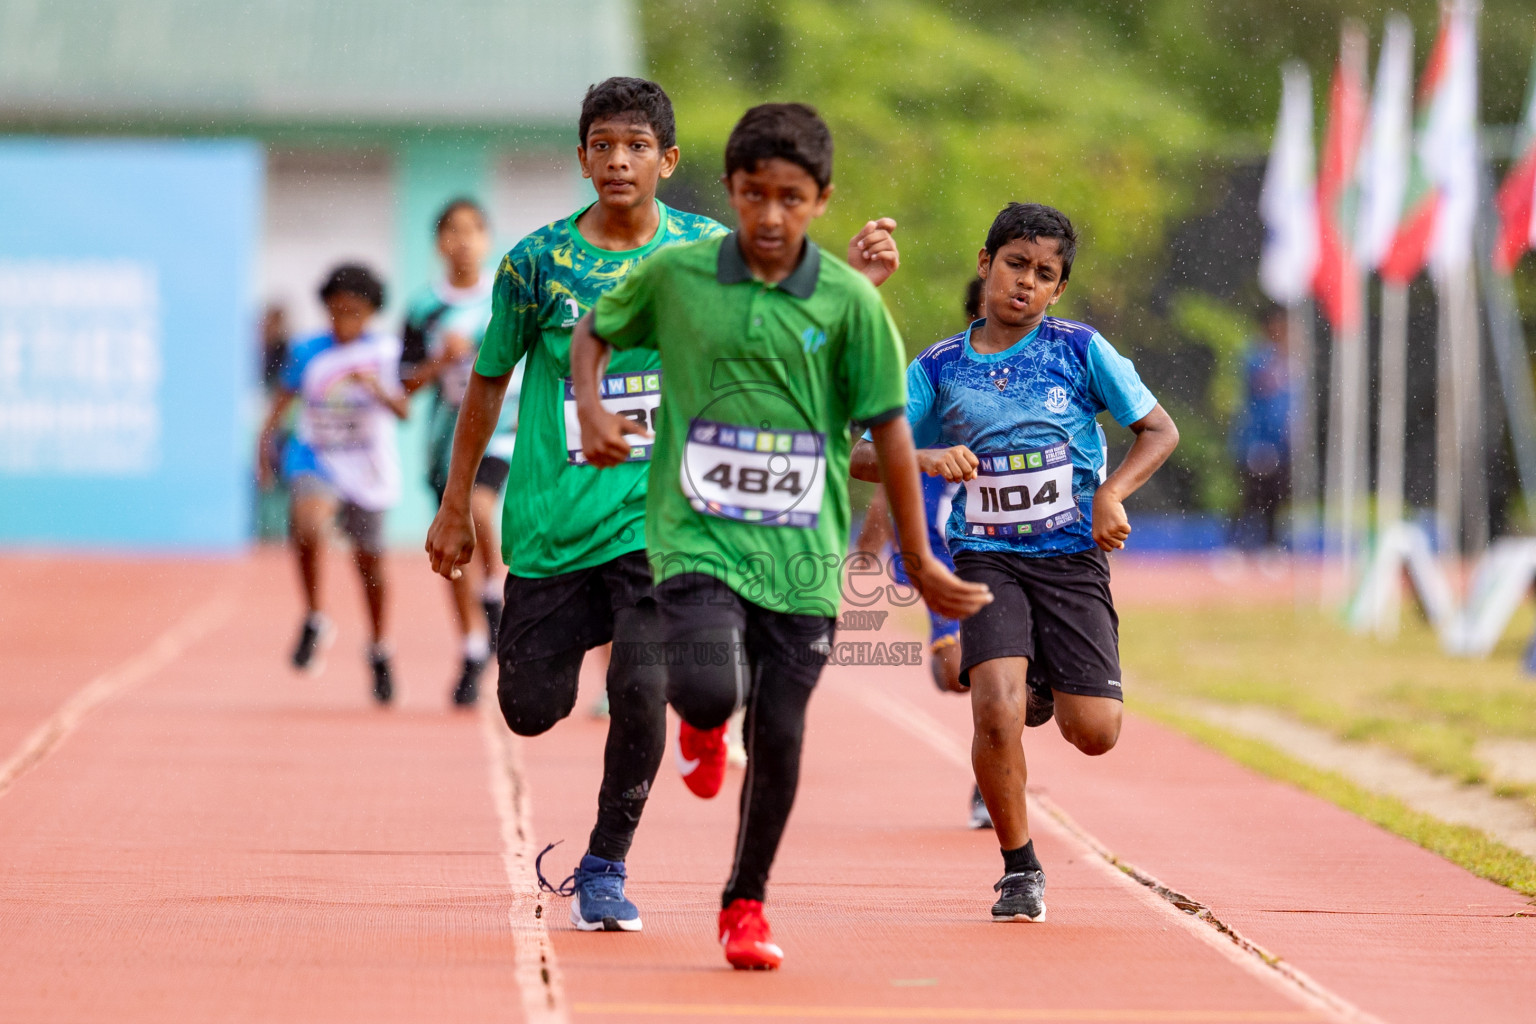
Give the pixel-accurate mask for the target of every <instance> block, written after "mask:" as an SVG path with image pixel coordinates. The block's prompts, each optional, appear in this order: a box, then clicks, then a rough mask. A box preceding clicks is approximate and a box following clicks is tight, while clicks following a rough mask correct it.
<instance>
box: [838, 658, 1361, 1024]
mask: <svg viewBox="0 0 1536 1024" xmlns="http://www.w3.org/2000/svg"><path fill="white" fill-rule="evenodd" d="M844 689H845V690H847V691H848V692H851V693H852V694H853V695H854V696H855V697H856V698H857V699H858V700H859V701H860V702H861V703H863V704H864V706H865V707H867V708H869V709H870V710H871V711H874V712H876V713H878V714H879V715H881V716H883V717H884V718H885V719H886V720H887V721H889V722H891V723H892V724H893V725H896V726H898V727H899V728H901V729H903V730H905V731H906V732H908V733H910V734H911V735H913V736H915V737H917V738H918V739H920V740H922V741H923V742H924V743H927V744H928V746H930V747H931V748H933V750H934V751H935V752H936V753H938V754H939V755H940V756H942V757H943V758H944V759H945V760H947V761H950V762H952V763H954V764H956V765H958V766H960V767H962V768H964V769H965V771H966V772H967V774H969V773H970V772H971V753H970V750H969V749H967V747H966V744H965V742H964V741H963V740H961V739H960V738H959V737H958V736H956V735H955V734H954V733H953V732H952V731H950V730H949V729H948V728H947V727H945V725H944V724H943V723H942V722H940V721H939V720H938V719H936V718H934V717H933V716H932V715H930V714H928V713H927V712H926V711H923V710H922V709H921V708H919V707H917V706H916V705H915V704H912V703H911V702H910V701H907V700H904V699H903V698H900V697H896V696H893V695H892V694H890V693H887V692H885V691H884V690H881V689H878V688H876V687H874V686H870V685H857V684H855V685H853V686H848V687H845V688H844ZM1026 799H1027V801H1028V803H1029V820H1030V823H1031V825H1032V826H1033V825H1036V824H1039V825H1043V826H1044V827H1045V828H1047V829H1049V830H1050V831H1052V832H1055V833H1056V835H1057V837H1058V838H1059V839H1062V840H1064V841H1065V842H1066V843H1067V844H1068V845H1075V846H1079V847H1081V848H1083V849H1084V850H1085V851H1086V852H1088V853H1092V854H1094V855H1095V856H1092V857H1088V858H1086V860H1087V862H1088V863H1090V864H1093V865H1095V866H1096V867H1097V868H1099V869H1100V870H1102V871H1103V872H1105V873H1106V874H1107V875H1108V876H1109V877H1112V878H1113V879H1115V880H1116V881H1117V882H1118V883H1120V885H1121V886H1122V887H1124V888H1126V890H1127V891H1128V892H1131V893H1132V894H1133V895H1134V896H1135V898H1136V899H1137V900H1139V901H1140V902H1142V903H1143V904H1145V905H1147V906H1149V907H1153V908H1155V909H1156V910H1157V911H1159V912H1160V913H1162V914H1163V915H1164V916H1167V917H1171V918H1173V919H1174V920H1175V921H1177V922H1178V924H1179V927H1181V928H1183V929H1184V931H1186V932H1187V933H1189V934H1190V935H1193V936H1194V937H1195V938H1196V939H1197V940H1199V941H1200V942H1202V943H1204V944H1205V945H1206V946H1208V947H1210V948H1211V949H1213V950H1215V951H1216V952H1217V953H1218V954H1220V955H1221V956H1222V957H1223V958H1225V959H1226V960H1228V961H1230V962H1231V963H1233V964H1235V965H1237V966H1238V967H1240V968H1242V969H1243V970H1244V971H1246V972H1247V973H1249V974H1251V975H1253V976H1254V977H1256V978H1258V979H1259V980H1261V981H1263V982H1265V983H1266V984H1268V985H1270V986H1272V987H1274V988H1277V989H1279V990H1280V991H1281V992H1283V993H1284V994H1286V995H1288V996H1290V997H1291V998H1292V999H1296V1000H1298V1001H1300V1002H1301V1003H1303V1004H1304V1005H1306V1006H1307V1007H1308V1008H1309V1009H1312V1010H1314V1011H1317V1012H1319V1013H1322V1014H1325V1015H1326V1016H1327V1017H1328V1019H1330V1020H1333V1021H1337V1022H1340V1024H1382V1022H1381V1021H1380V1020H1379V1019H1378V1018H1376V1017H1374V1016H1372V1015H1371V1014H1368V1013H1366V1012H1365V1011H1364V1010H1362V1009H1360V1008H1359V1007H1357V1006H1355V1005H1354V1004H1353V1003H1351V1002H1350V1001H1349V1000H1347V999H1345V998H1344V997H1342V996H1340V995H1338V994H1337V993H1335V992H1333V991H1331V990H1330V989H1328V988H1326V987H1325V986H1323V985H1321V984H1319V983H1318V982H1317V981H1314V980H1313V979H1312V978H1311V977H1309V976H1308V975H1307V974H1306V973H1305V972H1303V971H1301V970H1299V969H1297V968H1296V967H1293V966H1292V965H1290V964H1288V963H1286V962H1285V961H1284V960H1282V959H1280V957H1278V956H1275V955H1274V954H1273V953H1271V952H1269V951H1268V950H1266V949H1264V947H1262V946H1260V945H1259V944H1258V943H1256V942H1253V941H1252V940H1250V939H1248V938H1246V937H1245V936H1243V935H1242V933H1240V932H1239V931H1238V930H1237V929H1235V928H1233V927H1231V926H1230V925H1228V924H1226V923H1225V922H1223V921H1221V920H1220V919H1218V918H1217V917H1216V916H1215V915H1214V914H1212V913H1211V912H1210V910H1209V909H1208V908H1206V907H1205V905H1204V904H1202V903H1199V902H1198V901H1196V900H1193V899H1190V898H1189V897H1188V896H1185V895H1184V894H1182V893H1179V892H1176V891H1174V890H1173V889H1170V888H1168V887H1167V886H1165V885H1163V884H1162V883H1161V882H1159V881H1157V879H1155V878H1153V877H1152V876H1151V875H1150V874H1148V873H1147V872H1145V871H1142V870H1140V869H1139V868H1137V867H1136V866H1135V865H1132V864H1129V863H1127V862H1126V861H1124V860H1122V859H1121V858H1119V857H1117V856H1115V855H1114V853H1112V852H1111V851H1110V850H1109V848H1108V847H1106V846H1105V845H1104V844H1103V843H1101V842H1100V841H1099V840H1098V839H1097V838H1096V837H1095V836H1094V835H1093V834H1092V833H1091V832H1089V831H1088V830H1087V829H1085V828H1083V827H1082V826H1081V825H1079V824H1078V823H1077V822H1076V821H1074V820H1073V819H1072V818H1071V817H1070V816H1069V815H1068V814H1067V813H1066V812H1065V811H1064V810H1062V809H1061V808H1060V807H1059V806H1057V805H1056V804H1055V803H1054V802H1053V801H1051V800H1050V798H1048V797H1045V796H1043V795H1041V794H1038V793H1029V794H1027V795H1026Z"/></svg>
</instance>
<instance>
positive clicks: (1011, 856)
mask: <svg viewBox="0 0 1536 1024" xmlns="http://www.w3.org/2000/svg"><path fill="white" fill-rule="evenodd" d="M1041 870H1043V869H1042V868H1041V867H1040V859H1039V858H1038V857H1036V856H1035V841H1034V840H1033V839H1031V840H1030V841H1029V842H1027V843H1025V844H1024V845H1023V846H1021V847H1019V848H1018V849H1017V850H1004V851H1003V873H1004V874H1009V875H1016V874H1018V873H1019V872H1021V871H1041Z"/></svg>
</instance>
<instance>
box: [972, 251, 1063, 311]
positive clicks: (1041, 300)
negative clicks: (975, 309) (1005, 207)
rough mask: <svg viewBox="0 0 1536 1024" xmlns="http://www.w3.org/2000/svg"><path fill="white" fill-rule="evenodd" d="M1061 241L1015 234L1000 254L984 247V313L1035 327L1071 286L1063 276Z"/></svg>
mask: <svg viewBox="0 0 1536 1024" xmlns="http://www.w3.org/2000/svg"><path fill="white" fill-rule="evenodd" d="M1061 269H1062V268H1061V242H1060V241H1059V240H1057V239H1055V238H1037V239H1035V240H1033V241H1031V240H1029V239H1025V238H1015V239H1014V240H1013V241H1011V242H1009V243H1008V244H1007V245H1005V246H1003V247H1002V248H1001V249H999V250H997V255H996V256H992V257H989V256H988V255H987V250H986V249H982V250H981V253H980V255H979V256H978V257H977V270H978V271H980V273H981V276H982V277H983V278H985V279H986V283H985V284H984V285H983V286H982V297H983V308H982V315H983V316H985V317H986V318H987V319H988V320H989V321H991V322H992V323H994V324H997V325H998V326H1000V327H1006V328H1011V329H1018V328H1023V329H1025V330H1032V329H1033V328H1034V326H1035V325H1036V324H1038V323H1039V322H1040V321H1041V319H1042V318H1044V316H1045V311H1046V310H1048V309H1050V308H1051V307H1052V306H1054V305H1055V304H1056V300H1057V299H1059V298H1061V295H1062V293H1063V292H1064V291H1066V290H1067V282H1065V281H1063V280H1062V279H1061Z"/></svg>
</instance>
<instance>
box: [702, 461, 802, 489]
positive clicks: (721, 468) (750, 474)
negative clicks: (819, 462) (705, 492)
mask: <svg viewBox="0 0 1536 1024" xmlns="http://www.w3.org/2000/svg"><path fill="white" fill-rule="evenodd" d="M733 470H734V471H735V476H734V477H733V476H732V471H733ZM703 479H705V480H708V481H709V482H710V483H712V484H714V485H715V486H716V487H718V488H720V489H721V490H723V491H728V490H731V489H732V488H733V487H734V488H735V489H736V490H738V491H740V492H741V493H743V494H767V493H768V492H769V491H770V490H773V491H780V492H782V493H784V494H792V495H798V494H799V493H800V492H802V491H803V490H805V488H804V486H802V485H801V483H800V471H799V470H798V469H791V470H790V471H789V472H787V473H785V474H784V475H783V476H781V477H779V478H778V479H777V480H774V479H773V477H772V476H771V475H770V474H769V472H768V471H767V470H766V469H758V468H757V467H755V466H739V467H735V466H732V465H731V464H730V463H729V462H720V463H717V464H716V465H715V466H714V468H712V469H711V470H710V471H709V472H707V473H705V474H704V477H703Z"/></svg>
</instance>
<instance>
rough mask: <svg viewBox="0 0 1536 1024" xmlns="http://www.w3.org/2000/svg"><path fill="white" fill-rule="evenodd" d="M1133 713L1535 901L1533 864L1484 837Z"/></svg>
mask: <svg viewBox="0 0 1536 1024" xmlns="http://www.w3.org/2000/svg"><path fill="white" fill-rule="evenodd" d="M1135 709H1136V711H1137V712H1138V713H1140V714H1144V715H1147V716H1149V717H1151V718H1155V719H1157V720H1158V721H1160V722H1162V723H1164V724H1165V725H1169V726H1172V727H1173V728H1175V729H1178V730H1179V731H1181V732H1183V733H1185V734H1186V735H1188V736H1191V737H1193V738H1194V739H1196V740H1198V741H1200V742H1201V743H1204V744H1205V745H1206V746H1208V747H1211V748H1212V749H1214V750H1217V751H1219V752H1221V753H1222V754H1225V755H1226V756H1228V757H1230V758H1232V759H1233V760H1235V761H1237V762H1239V763H1241V764H1243V765H1246V766H1247V767H1249V768H1252V769H1253V770H1254V771H1257V772H1260V773H1262V774H1264V775H1268V776H1269V777H1271V778H1275V779H1279V780H1281V781H1283V782H1288V783H1290V784H1291V785H1294V786H1297V787H1299V788H1301V789H1304V790H1306V791H1307V792H1309V793H1312V794H1313V795H1315V796H1319V797H1322V798H1323V799H1324V800H1328V801H1330V802H1332V803H1334V804H1336V805H1338V806H1339V807H1342V808H1344V809H1345V810H1346V811H1349V812H1350V813H1352V814H1357V815H1359V816H1360V817H1362V818H1364V819H1366V820H1367V821H1370V822H1373V823H1375V824H1377V825H1379V826H1381V827H1382V828H1384V829H1386V830H1387V831H1389V832H1393V833H1395V834H1397V835H1400V836H1402V837H1403V838H1404V839H1407V840H1408V841H1410V842H1412V843H1415V844H1417V845H1419V846H1422V847H1423V848H1424V849H1426V850H1429V851H1431V852H1433V853H1436V854H1439V855H1440V856H1442V857H1444V858H1445V859H1447V860H1449V861H1451V862H1452V863H1455V864H1458V865H1460V866H1461V867H1463V868H1465V869H1467V870H1468V871H1470V872H1472V873H1473V874H1475V875H1477V876H1479V877H1481V878H1486V879H1488V880H1489V881H1491V882H1497V883H1498V884H1499V885H1503V886H1507V887H1509V888H1511V889H1513V890H1515V891H1516V892H1519V893H1521V894H1523V895H1526V896H1532V897H1536V861H1532V860H1531V859H1530V858H1528V857H1526V856H1524V855H1522V854H1521V853H1519V852H1518V851H1516V850H1512V849H1510V848H1509V847H1507V846H1505V845H1504V844H1503V843H1500V842H1497V841H1495V840H1493V839H1490V838H1488V837H1487V836H1486V835H1484V834H1483V833H1482V832H1479V831H1478V830H1477V829H1474V828H1469V827H1467V826H1465V825H1451V824H1447V823H1446V822H1443V821H1440V820H1439V819H1437V818H1432V817H1430V816H1429V815H1427V814H1421V813H1419V812H1418V811H1415V810H1412V809H1411V808H1409V807H1408V806H1407V805H1405V804H1404V803H1403V802H1402V801H1400V800H1397V799H1395V798H1393V797H1389V796H1381V795H1379V794H1376V793H1372V792H1370V791H1368V790H1366V789H1363V788H1361V787H1360V786H1357V785H1355V784H1354V783H1353V782H1351V781H1349V780H1348V779H1346V778H1344V777H1343V776H1341V775H1338V774H1336V773H1334V772H1328V771H1322V770H1320V769H1317V768H1313V767H1312V766H1310V765H1307V764H1303V763H1302V762H1300V761H1298V760H1296V759H1295V758H1293V757H1290V756H1289V755H1286V754H1283V753H1281V752H1280V751H1278V750H1276V749H1275V748H1273V747H1271V746H1269V745H1268V744H1266V743H1262V742H1260V741H1258V740H1253V739H1249V738H1248V737H1245V736H1238V735H1235V734H1233V733H1231V732H1228V731H1226V730H1224V729H1221V728H1219V727H1217V726H1214V725H1211V724H1210V723H1208V722H1203V721H1201V720H1199V719H1197V718H1193V717H1190V716H1189V715H1184V714H1180V713H1179V712H1177V711H1173V710H1170V709H1169V708H1167V707H1165V706H1161V705H1159V704H1157V703H1156V702H1152V701H1146V700H1141V701H1138V702H1136V705H1135Z"/></svg>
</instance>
